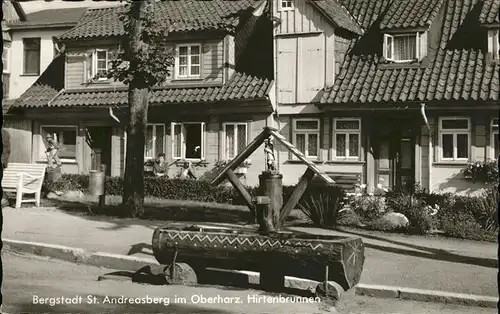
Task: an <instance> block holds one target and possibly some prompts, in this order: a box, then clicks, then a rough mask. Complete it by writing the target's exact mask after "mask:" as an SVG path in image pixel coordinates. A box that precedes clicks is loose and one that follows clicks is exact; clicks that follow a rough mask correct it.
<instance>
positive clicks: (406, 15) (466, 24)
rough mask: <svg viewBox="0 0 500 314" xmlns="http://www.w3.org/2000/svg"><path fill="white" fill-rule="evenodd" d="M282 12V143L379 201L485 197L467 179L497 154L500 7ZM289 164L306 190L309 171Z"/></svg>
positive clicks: (464, 1) (429, 1) (443, 4)
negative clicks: (347, 176) (475, 164)
mask: <svg viewBox="0 0 500 314" xmlns="http://www.w3.org/2000/svg"><path fill="white" fill-rule="evenodd" d="M274 3H275V9H274V10H273V12H274V15H275V16H276V17H278V18H280V19H281V23H280V25H279V26H278V27H276V28H275V31H274V35H275V46H276V48H275V49H276V51H277V56H278V67H277V70H278V72H277V75H276V95H277V96H276V99H277V103H278V104H277V107H278V113H279V116H280V119H279V121H280V129H281V133H282V134H284V135H286V136H288V137H289V139H290V140H291V141H292V142H293V143H294V144H295V145H296V146H298V147H299V148H301V149H302V150H303V151H304V152H305V153H306V154H307V155H309V156H310V158H311V159H312V160H314V161H315V162H317V163H318V164H319V165H320V167H322V168H323V169H324V170H325V171H327V172H352V173H359V174H361V176H362V181H363V183H365V184H367V187H368V188H369V189H373V187H375V186H377V184H379V183H380V184H382V186H385V187H387V188H389V189H391V188H395V187H397V186H400V185H401V184H403V183H404V182H409V181H416V182H419V183H420V184H421V185H422V186H423V187H425V188H428V189H429V188H430V190H431V191H434V192H454V193H472V192H474V191H475V190H476V189H477V187H478V186H479V185H478V184H475V185H473V184H471V183H470V182H468V181H465V180H464V178H463V175H462V174H461V171H462V170H463V169H464V168H465V167H466V165H467V163H468V162H471V161H485V160H488V159H494V158H496V157H497V156H498V153H499V148H498V111H499V108H500V106H499V92H500V88H499V70H500V67H499V45H498V32H499V27H500V24H499V20H498V15H499V7H500V3H499V2H498V1H496V0H484V1H478V0H378V1H365V0H318V1H284V0H283V1H282V0H275V1H274ZM287 65H292V66H288V67H287ZM311 69H312V70H311ZM304 74H306V75H304ZM316 91H317V92H316ZM426 121H427V123H426ZM280 159H281V161H282V162H281V163H282V165H281V169H282V172H283V173H285V180H290V181H288V182H284V183H285V184H287V183H292V182H291V181H293V180H297V177H295V178H293V177H291V176H287V173H296V174H297V176H298V175H299V174H300V173H302V171H303V170H302V169H301V168H302V166H299V165H296V164H295V163H296V162H295V161H294V160H293V159H292V156H290V155H289V154H288V153H286V152H282V153H281V154H280ZM287 177H288V179H287Z"/></svg>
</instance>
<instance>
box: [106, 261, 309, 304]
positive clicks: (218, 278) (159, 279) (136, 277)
mask: <svg viewBox="0 0 500 314" xmlns="http://www.w3.org/2000/svg"><path fill="white" fill-rule="evenodd" d="M104 276H113V277H122V278H124V279H126V278H129V279H130V280H131V281H132V282H135V283H138V284H148V285H166V284H167V282H166V280H165V278H164V277H163V276H160V275H153V274H152V273H151V271H150V270H148V266H146V267H143V268H141V269H139V270H138V271H136V272H132V271H114V272H110V273H107V274H105V275H104ZM190 286H197V287H214V286H215V287H217V288H218V289H221V290H228V291H242V290H249V289H252V290H256V293H255V294H262V295H269V296H275V295H278V294H287V295H295V296H300V297H307V298H309V297H314V294H313V293H312V292H311V291H310V290H304V289H298V288H291V287H283V288H282V290H281V291H279V292H272V293H271V292H265V291H263V290H262V288H261V287H260V285H259V284H257V283H255V282H252V280H251V279H250V276H249V275H246V274H242V273H236V272H231V271H227V270H222V269H215V268H208V269H206V271H204V272H203V274H198V284H196V285H190ZM311 288H313V287H311Z"/></svg>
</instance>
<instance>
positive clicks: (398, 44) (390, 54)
mask: <svg viewBox="0 0 500 314" xmlns="http://www.w3.org/2000/svg"><path fill="white" fill-rule="evenodd" d="M419 41H420V34H419V33H414V34H401V35H399V34H398V35H389V34H385V35H384V57H385V58H386V60H388V61H394V62H409V61H414V60H417V59H420V51H419V50H420V47H419V46H420V45H419V43H420V42H419Z"/></svg>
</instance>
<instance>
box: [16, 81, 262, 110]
mask: <svg viewBox="0 0 500 314" xmlns="http://www.w3.org/2000/svg"><path fill="white" fill-rule="evenodd" d="M270 87H271V81H269V80H267V79H262V78H258V77H254V76H250V75H246V74H243V73H235V74H233V76H232V77H231V78H230V79H229V80H228V82H226V84H224V85H218V86H206V87H182V88H180V87H175V86H168V87H157V88H153V89H152V90H151V92H150V93H149V95H150V98H149V101H150V104H160V105H161V104H187V103H204V104H210V103H218V102H225V101H230V100H253V99H262V98H265V97H266V96H267V95H268V93H269V89H270ZM61 90H62V88H54V87H52V86H48V85H47V84H34V85H33V86H31V87H30V88H29V89H28V90H27V91H26V92H25V93H24V94H23V95H22V96H21V97H20V98H19V99H18V100H17V101H16V103H15V104H14V105H15V106H16V107H25V108H29V107H31V108H33V107H81V106H84V107H90V106H124V105H127V103H128V98H127V97H128V90H127V88H126V87H123V88H115V89H86V90H74V91H62V92H61V93H59V91H61Z"/></svg>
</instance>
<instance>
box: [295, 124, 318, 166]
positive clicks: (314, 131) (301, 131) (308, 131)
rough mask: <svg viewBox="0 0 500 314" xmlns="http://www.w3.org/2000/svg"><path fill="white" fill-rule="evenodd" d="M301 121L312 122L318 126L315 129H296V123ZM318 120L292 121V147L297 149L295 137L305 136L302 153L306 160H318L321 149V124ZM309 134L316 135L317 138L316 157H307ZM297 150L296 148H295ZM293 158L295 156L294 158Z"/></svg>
mask: <svg viewBox="0 0 500 314" xmlns="http://www.w3.org/2000/svg"><path fill="white" fill-rule="evenodd" d="M301 121H314V122H316V123H317V124H318V128H317V129H297V122H301ZM320 123H321V122H320V119H318V118H297V119H293V121H292V134H293V145H294V146H295V147H297V135H299V134H304V135H305V144H304V145H305V151H304V152H302V153H303V154H304V156H306V158H307V159H319V156H320V148H321V124H320ZM309 134H316V135H317V136H318V149H317V151H316V156H311V155H309V149H308V147H309V136H308V135H309ZM297 149H298V148H297ZM294 157H295V156H294Z"/></svg>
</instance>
